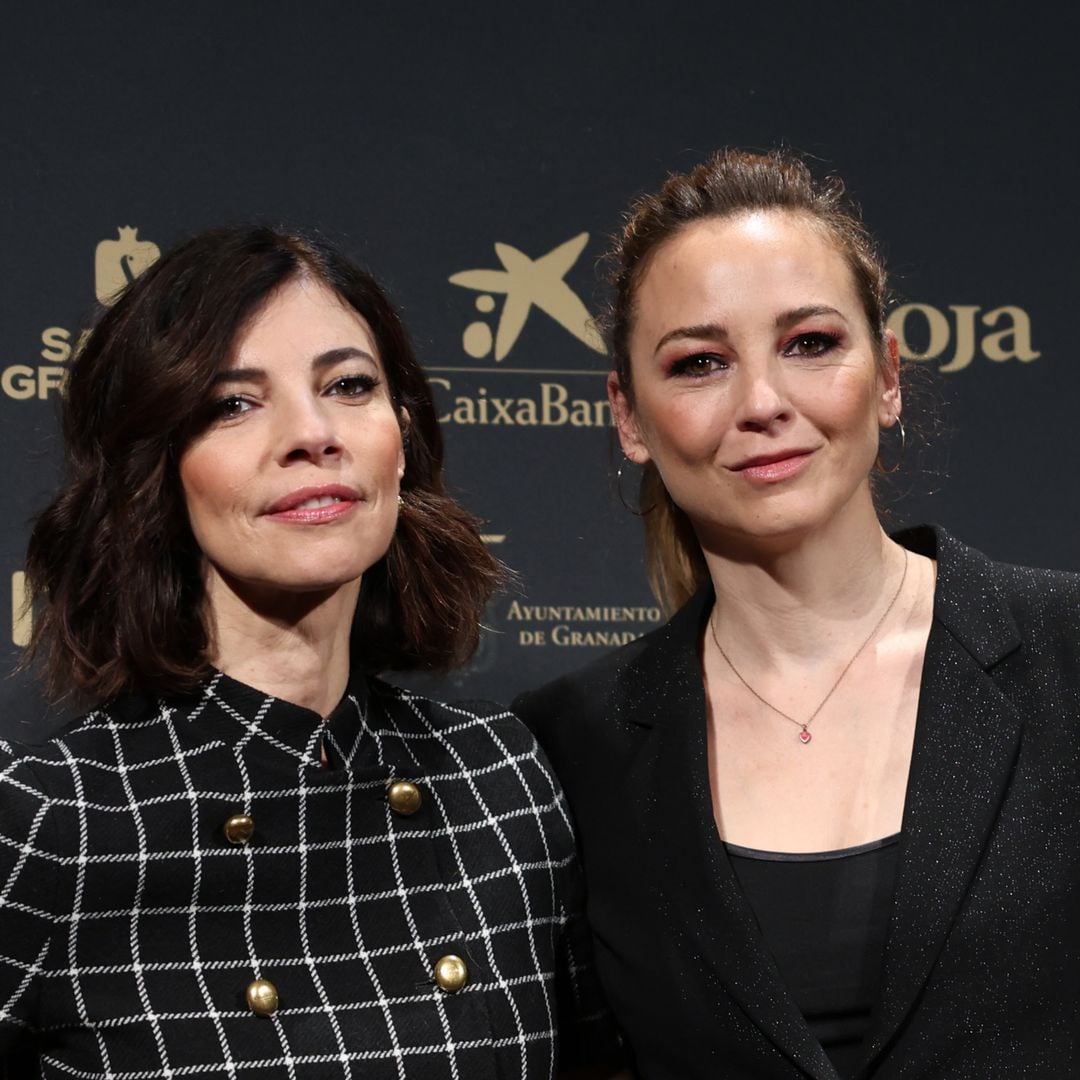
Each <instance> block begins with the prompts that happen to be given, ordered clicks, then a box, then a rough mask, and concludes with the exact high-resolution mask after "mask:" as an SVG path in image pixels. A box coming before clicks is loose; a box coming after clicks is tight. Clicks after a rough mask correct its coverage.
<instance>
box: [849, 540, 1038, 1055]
mask: <svg viewBox="0 0 1080 1080" xmlns="http://www.w3.org/2000/svg"><path fill="white" fill-rule="evenodd" d="M925 535H926V534H924V537H915V538H913V539H914V543H913V544H912V545H911V546H916V545H917V544H918V542H919V540H921V539H923V538H925ZM932 544H933V545H934V546H936V548H937V554H938V585H937V593H936V597H935V610H934V622H933V626H932V629H931V632H930V637H929V640H928V642H927V649H926V658H925V661H924V665H923V678H922V688H921V691H920V700H919V715H918V722H917V724H916V732H915V745H914V748H913V753H912V760H911V771H910V775H909V778H908V788H907V797H906V802H905V806H904V821H903V834H902V838H901V849H900V867H899V871H898V877H897V884H896V892H895V895H894V900H893V913H892V921H891V925H890V929H889V937H888V942H887V945H886V953H885V970H884V980H883V986H882V995H881V999H880V1003H879V1007H878V1009H877V1011H876V1017H875V1022H874V1023H873V1025H872V1028H871V1032H870V1033H869V1037H868V1039H867V1047H866V1060H867V1062H869V1061H871V1060H872V1059H873V1058H875V1057H876V1056H877V1055H878V1054H879V1053H880V1052H881V1051H882V1050H883V1049H885V1048H886V1047H887V1045H888V1043H889V1040H890V1039H891V1038H892V1036H893V1035H894V1034H895V1032H896V1030H897V1028H898V1027H899V1026H900V1024H901V1023H902V1022H903V1021H904V1018H905V1017H906V1016H907V1015H908V1013H909V1012H910V1010H911V1008H912V1006H913V1005H914V1003H915V1001H916V999H917V997H918V995H919V993H920V991H921V989H922V987H923V986H924V984H925V983H926V981H927V979H928V978H929V976H930V973H931V970H932V969H933V967H934V964H935V963H936V961H937V960H938V957H939V956H940V954H941V952H942V949H943V948H944V945H945V941H946V938H947V937H948V934H949V930H950V928H951V927H952V924H953V922H954V920H955V918H956V916H957V913H958V912H959V910H960V908H961V906H962V904H963V902H964V898H965V896H966V895H967V892H968V890H969V888H970V886H971V882H972V879H973V878H974V876H975V873H976V871H977V869H978V865H979V862H980V859H981V857H982V854H983V851H984V849H985V848H986V845H987V843H988V840H989V837H990V834H991V832H992V830H993V826H994V822H995V820H996V818H997V815H998V811H999V808H1000V806H1001V803H1002V800H1003V799H1004V796H1005V793H1006V791H1007V789H1008V785H1009V781H1010V779H1011V776H1012V772H1013V766H1014V763H1015V761H1016V757H1017V754H1018V751H1019V746H1020V736H1021V729H1022V719H1021V717H1020V716H1019V715H1018V714H1017V712H1016V710H1015V708H1014V707H1013V705H1012V704H1011V702H1010V701H1009V700H1008V698H1007V697H1006V696H1005V695H1004V694H1003V693H1002V691H1001V690H1000V689H999V688H998V686H997V685H996V684H995V682H994V679H993V677H992V675H991V674H990V669H991V668H993V666H994V665H995V664H997V663H998V662H999V661H1000V660H1002V659H1003V658H1004V657H1005V656H1007V655H1008V654H1009V653H1011V652H1013V651H1014V650H1015V649H1016V648H1017V647H1018V646H1019V644H1020V640H1019V634H1018V631H1017V629H1016V624H1015V622H1014V621H1013V619H1012V616H1011V614H1010V613H1009V611H1008V609H1007V607H1006V606H1005V605H1004V603H1003V602H1002V601H1001V600H1000V598H999V597H998V596H997V595H996V593H995V592H994V590H993V586H992V585H991V584H990V582H989V579H988V573H987V571H988V569H989V567H988V563H987V560H986V559H985V558H984V557H983V556H981V555H979V554H978V553H977V552H974V551H972V550H971V549H969V548H965V547H963V546H962V545H960V544H959V543H957V542H956V541H955V540H952V539H951V538H949V537H948V536H945V535H943V534H938V535H937V537H936V538H935V539H934V540H933V541H932ZM927 554H934V551H928V552H927Z"/></svg>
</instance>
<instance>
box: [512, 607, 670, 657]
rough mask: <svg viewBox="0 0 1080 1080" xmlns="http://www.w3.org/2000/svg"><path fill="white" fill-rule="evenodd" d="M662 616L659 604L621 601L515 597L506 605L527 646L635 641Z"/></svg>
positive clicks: (584, 645) (588, 645)
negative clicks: (552, 601)
mask: <svg viewBox="0 0 1080 1080" xmlns="http://www.w3.org/2000/svg"><path fill="white" fill-rule="evenodd" d="M662 620H663V616H662V614H661V612H660V609H659V608H658V607H646V606H637V607H634V606H626V605H619V604H523V603H522V602H521V601H520V600H513V601H511V603H510V606H509V607H508V608H507V609H506V621H507V622H512V623H518V624H519V626H518V628H517V641H518V644H519V645H524V646H537V645H539V646H546V645H555V646H558V647H559V648H601V647H603V648H613V647H615V646H618V645H625V644H626V643H627V642H629V641H634V640H635V639H636V638H639V637H641V635H642V634H644V633H646V632H647V631H648V630H650V629H651V628H652V627H653V626H655V625H657V624H658V623H660V622H661V621H662ZM575 624H577V625H575ZM612 624H617V625H615V626H613V625H612Z"/></svg>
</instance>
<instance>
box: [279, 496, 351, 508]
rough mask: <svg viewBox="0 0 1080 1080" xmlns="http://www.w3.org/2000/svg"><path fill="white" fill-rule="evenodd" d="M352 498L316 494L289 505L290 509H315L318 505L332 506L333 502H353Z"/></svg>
mask: <svg viewBox="0 0 1080 1080" xmlns="http://www.w3.org/2000/svg"><path fill="white" fill-rule="evenodd" d="M353 501H354V500H352V499H343V498H341V497H340V496H339V495H318V496H316V497H315V498H314V499H305V500H304V501H303V502H302V503H297V504H296V506H293V507H290V509H291V510H317V509H318V508H319V507H320V506H333V505H334V503H342V502H353Z"/></svg>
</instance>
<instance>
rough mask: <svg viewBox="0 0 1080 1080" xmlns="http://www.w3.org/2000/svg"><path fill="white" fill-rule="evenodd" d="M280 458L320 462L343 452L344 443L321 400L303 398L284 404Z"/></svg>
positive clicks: (279, 448) (279, 432)
mask: <svg viewBox="0 0 1080 1080" xmlns="http://www.w3.org/2000/svg"><path fill="white" fill-rule="evenodd" d="M277 441H278V455H277V456H278V458H279V460H280V461H281V462H282V464H284V463H286V462H289V461H321V460H323V459H324V458H327V457H335V456H337V455H339V454H340V453H341V449H342V446H341V440H340V437H339V436H338V434H337V430H336V428H335V425H334V423H333V418H332V416H331V410H330V409H328V408H326V406H325V404H324V403H323V402H322V401H321V400H320V399H318V398H302V399H298V400H293V401H290V402H288V403H287V404H284V405H283V406H282V407H281V409H280V411H279V414H278V438H277Z"/></svg>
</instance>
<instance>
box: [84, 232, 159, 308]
mask: <svg viewBox="0 0 1080 1080" xmlns="http://www.w3.org/2000/svg"><path fill="white" fill-rule="evenodd" d="M160 258H161V248H159V247H158V246H157V244H155V243H154V242H153V241H152V240H140V239H139V230H138V229H137V228H134V227H132V226H131V225H121V226H119V227H118V228H117V230H116V238H115V239H112V240H102V241H101V243H99V244H98V246H97V248H96V249H95V250H94V293H95V295H96V296H97V298H98V300H100V301H101V303H103V304H104V305H105V306H106V307H108V306H109V305H110V304H112V303H113V301H114V300H115V299H116V297H117V295H118V294H119V293H120V292H121V291H122V290H123V289H125V288H127V286H128V285H130V284H131V283H132V282H133V281H134V280H135V279H136V278H137V277H138V276H139V275H140V274H141V273H142V272H143V271H144V270H147V269H149V268H150V267H151V266H153V265H154V263H156V262H157V261H158V259H160Z"/></svg>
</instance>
